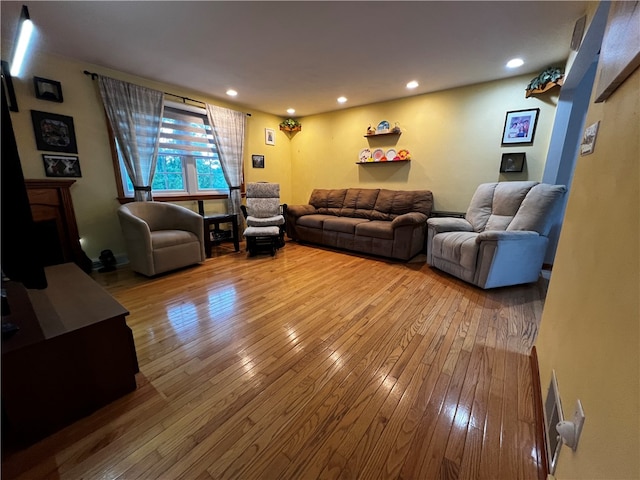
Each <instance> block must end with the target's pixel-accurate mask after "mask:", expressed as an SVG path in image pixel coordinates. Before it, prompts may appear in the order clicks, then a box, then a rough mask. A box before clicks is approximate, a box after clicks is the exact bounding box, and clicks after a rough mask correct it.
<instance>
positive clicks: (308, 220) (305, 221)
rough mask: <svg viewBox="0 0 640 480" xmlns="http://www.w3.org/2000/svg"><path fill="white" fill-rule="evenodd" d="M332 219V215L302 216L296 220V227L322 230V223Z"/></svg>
mask: <svg viewBox="0 0 640 480" xmlns="http://www.w3.org/2000/svg"><path fill="white" fill-rule="evenodd" d="M334 217H335V216H334V215H321V214H319V213H316V214H313V215H304V216H302V217H300V218H298V225H302V226H303V227H310V228H320V229H322V224H323V223H324V221H325V220H328V219H331V218H334Z"/></svg>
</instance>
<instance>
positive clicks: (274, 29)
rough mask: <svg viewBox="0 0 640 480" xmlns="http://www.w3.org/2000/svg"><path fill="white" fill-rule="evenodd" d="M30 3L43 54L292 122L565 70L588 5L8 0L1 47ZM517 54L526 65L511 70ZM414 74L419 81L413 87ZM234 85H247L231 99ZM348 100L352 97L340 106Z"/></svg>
mask: <svg viewBox="0 0 640 480" xmlns="http://www.w3.org/2000/svg"><path fill="white" fill-rule="evenodd" d="M23 3H26V4H27V6H28V7H29V12H30V16H31V19H32V20H33V22H34V24H35V26H36V29H37V32H38V36H37V38H36V42H35V47H36V48H37V49H39V50H42V51H46V52H49V53H53V54H57V55H62V56H65V57H69V58H73V59H76V60H80V61H82V62H87V63H90V64H94V65H100V66H104V67H108V68H111V69H115V70H118V71H122V72H126V73H130V74H133V75H137V76H140V77H144V78H149V79H153V80H157V81H161V82H164V83H168V84H172V85H177V86H180V87H184V88H186V89H188V90H191V91H193V92H194V94H197V93H202V94H206V95H207V96H210V97H214V98H220V99H225V100H230V101H233V102H234V103H237V104H240V105H244V106H246V108H248V109H255V110H260V111H263V112H267V113H271V114H274V115H278V116H283V117H284V116H289V115H288V114H287V113H286V110H287V108H290V107H292V108H295V109H296V114H295V115H294V116H298V117H300V116H307V115H311V114H316V113H322V112H327V111H333V110H338V109H343V108H348V107H353V106H358V105H365V104H370V103H376V102H380V101H384V100H391V99H397V98H402V97H407V96H411V95H417V94H423V93H427V92H433V91H438V90H444V89H447V88H452V87H457V86H463V85H470V84H475V83H480V82H485V81H491V80H496V79H500V78H506V77H510V76H514V75H521V74H524V73H532V72H533V74H532V78H533V76H535V74H536V73H538V72H540V71H542V70H543V69H544V68H546V67H549V66H555V65H558V66H562V65H564V63H565V61H566V59H567V57H568V55H569V51H570V49H569V45H570V42H571V36H572V33H573V27H574V24H575V22H576V20H577V19H578V18H579V17H581V16H582V15H583V14H584V13H585V10H586V4H587V2H568V1H561V2H557V1H556V2H554V1H539V2H528V1H510V2H508V1H498V2H483V1H471V2H460V1H440V2H423V1H414V2H401V1H392V0H388V1H374V2H366V1H359V2H345V1H333V2H311V1H309V2H307V1H299V2H269V1H260V2H245V1H235V2H218V1H197V2H186V1H164V2H154V1H142V2H129V1H123V2H120V1H109V2H100V1H69V2H56V1H47V2H25V1H22V2H7V1H4V0H3V1H2V2H1V14H2V15H1V18H2V42H3V54H4V53H5V52H6V51H8V50H7V48H9V46H10V45H11V44H12V43H13V41H14V37H15V29H16V25H17V19H18V17H19V14H20V8H21V6H22V4H23ZM513 57H521V58H522V59H523V60H524V61H525V62H526V63H525V65H524V66H523V67H521V68H519V69H515V70H509V69H507V68H506V67H505V64H506V62H507V61H508V60H509V59H511V58H513ZM34 71H37V69H35V70H34ZM410 80H417V81H418V82H419V83H420V86H419V87H418V88H416V89H414V90H408V89H407V88H406V84H407V82H409V81H410ZM525 86H526V85H523V90H524V87H525ZM229 88H233V89H235V90H237V91H238V92H239V94H238V96H237V97H236V98H235V99H233V100H231V99H230V98H229V97H227V96H226V95H225V92H226V90H227V89H229ZM523 95H524V92H523ZM339 96H345V97H347V98H348V101H347V103H345V104H343V105H340V104H338V103H337V101H336V99H337V97H339Z"/></svg>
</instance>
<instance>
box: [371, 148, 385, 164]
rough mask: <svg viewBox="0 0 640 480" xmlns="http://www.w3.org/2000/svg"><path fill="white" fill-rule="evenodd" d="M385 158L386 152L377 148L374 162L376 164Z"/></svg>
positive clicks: (374, 152)
mask: <svg viewBox="0 0 640 480" xmlns="http://www.w3.org/2000/svg"><path fill="white" fill-rule="evenodd" d="M383 157H384V150H382V149H381V148H376V149H375V150H374V151H373V161H374V162H379V161H381V160H382V158H383Z"/></svg>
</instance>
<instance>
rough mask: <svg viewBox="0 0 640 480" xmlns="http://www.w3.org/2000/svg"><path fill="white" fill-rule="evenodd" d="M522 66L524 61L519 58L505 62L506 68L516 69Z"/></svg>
mask: <svg viewBox="0 0 640 480" xmlns="http://www.w3.org/2000/svg"><path fill="white" fill-rule="evenodd" d="M522 65H524V60H522V59H521V58H512V59H511V60H509V61H508V62H507V68H518V67H521V66H522Z"/></svg>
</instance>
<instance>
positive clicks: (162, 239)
mask: <svg viewBox="0 0 640 480" xmlns="http://www.w3.org/2000/svg"><path fill="white" fill-rule="evenodd" d="M189 242H196V243H198V242H199V240H198V237H197V236H196V235H195V234H193V233H191V232H187V231H186V230H156V231H154V232H151V246H152V247H153V249H154V250H157V249H158V248H166V247H173V246H175V245H181V244H183V243H189Z"/></svg>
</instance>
